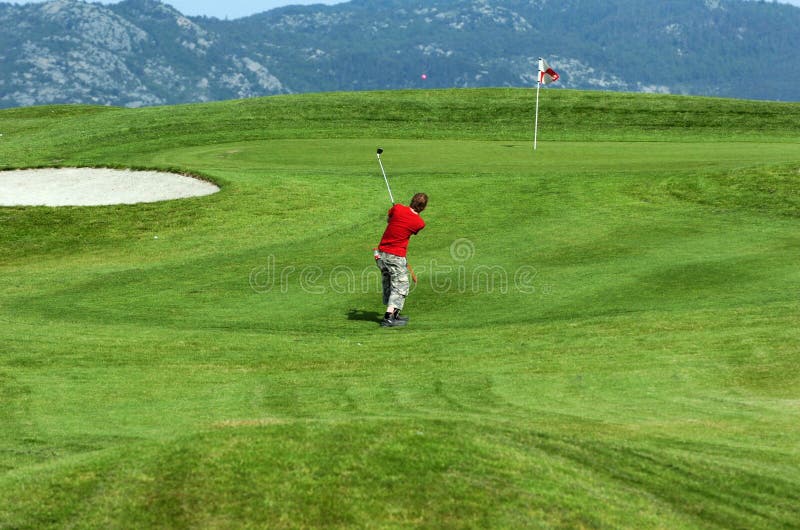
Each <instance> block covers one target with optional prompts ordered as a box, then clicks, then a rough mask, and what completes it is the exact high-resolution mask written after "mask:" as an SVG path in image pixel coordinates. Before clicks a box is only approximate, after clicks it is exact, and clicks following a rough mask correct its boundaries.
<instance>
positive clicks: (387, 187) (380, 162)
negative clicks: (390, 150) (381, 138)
mask: <svg viewBox="0 0 800 530" xmlns="http://www.w3.org/2000/svg"><path fill="white" fill-rule="evenodd" d="M381 153H383V149H381V148H380V147H379V148H378V164H379V165H380V166H381V173H383V180H384V181H385V182H386V189H387V190H389V199H390V200H391V201H392V204H394V195H392V188H390V187H389V179H388V178H386V171H385V170H384V169H383V162H382V161H381Z"/></svg>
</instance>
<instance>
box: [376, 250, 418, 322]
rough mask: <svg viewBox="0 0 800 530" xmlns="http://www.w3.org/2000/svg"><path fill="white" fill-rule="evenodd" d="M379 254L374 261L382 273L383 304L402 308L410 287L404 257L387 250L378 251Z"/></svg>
mask: <svg viewBox="0 0 800 530" xmlns="http://www.w3.org/2000/svg"><path fill="white" fill-rule="evenodd" d="M380 256H381V259H379V260H375V263H376V264H377V265H378V268H379V269H380V270H381V274H382V275H383V305H385V306H393V307H396V308H397V309H403V304H404V303H405V301H406V296H408V290H409V287H410V286H409V283H408V265H407V263H406V258H401V257H400V256H395V255H394V254H389V253H387V252H380Z"/></svg>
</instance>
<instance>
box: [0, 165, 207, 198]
mask: <svg viewBox="0 0 800 530" xmlns="http://www.w3.org/2000/svg"><path fill="white" fill-rule="evenodd" d="M218 191H219V188H218V187H217V186H215V185H214V184H211V183H210V182H206V181H203V180H199V179H196V178H192V177H185V176H183V175H176V174H175V173H164V172H160V171H130V170H120V169H96V168H60V169H21V170H15V171H0V206H100V205H109V204H136V203H140V202H157V201H167V200H171V199H183V198H186V197H198V196H201V195H211V194H212V193H216V192H218Z"/></svg>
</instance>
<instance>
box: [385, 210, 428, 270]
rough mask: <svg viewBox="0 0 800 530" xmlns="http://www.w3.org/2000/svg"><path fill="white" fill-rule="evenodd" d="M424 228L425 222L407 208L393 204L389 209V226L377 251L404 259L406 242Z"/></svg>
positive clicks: (406, 247)
mask: <svg viewBox="0 0 800 530" xmlns="http://www.w3.org/2000/svg"><path fill="white" fill-rule="evenodd" d="M423 228H425V221H423V220H422V217H420V216H419V214H418V213H417V212H415V211H414V210H412V209H411V207H409V206H404V205H402V204H395V205H394V206H392V207H391V208H390V209H389V224H388V225H387V226H386V230H385V231H384V232H383V237H382V238H381V244H380V245H379V246H378V250H380V251H381V252H388V253H389V254H394V255H395V256H400V257H401V258H404V257H405V256H406V250H407V249H408V240H409V238H411V236H412V235H414V234H417V233H419V231H420V230H422V229H423Z"/></svg>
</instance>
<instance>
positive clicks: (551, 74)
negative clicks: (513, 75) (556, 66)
mask: <svg viewBox="0 0 800 530" xmlns="http://www.w3.org/2000/svg"><path fill="white" fill-rule="evenodd" d="M558 77H559V75H558V73H557V72H556V71H555V70H553V69H552V68H550V65H549V64H547V61H545V60H544V59H542V58H541V57H539V83H541V84H543V85H549V84H550V83H553V82H555V81H558Z"/></svg>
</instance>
